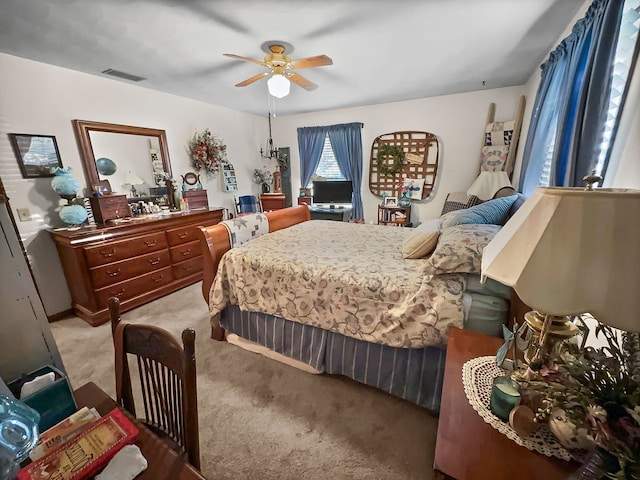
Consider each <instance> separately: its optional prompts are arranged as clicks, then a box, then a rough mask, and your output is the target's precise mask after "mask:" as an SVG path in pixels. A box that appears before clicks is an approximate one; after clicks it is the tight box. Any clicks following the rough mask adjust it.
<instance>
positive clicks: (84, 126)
mask: <svg viewBox="0 0 640 480" xmlns="http://www.w3.org/2000/svg"><path fill="white" fill-rule="evenodd" d="M73 128H74V130H75V132H76V138H77V140H78V148H79V149H80V159H81V160H82V166H83V167H84V174H85V177H86V179H87V186H88V188H89V189H91V187H92V185H96V184H98V182H99V181H100V176H99V174H98V167H97V165H96V157H95V155H94V153H93V146H92V145H91V137H90V136H89V134H90V133H91V132H110V133H125V134H129V135H141V136H144V137H157V138H158V141H159V143H160V155H161V157H162V165H163V166H164V171H165V172H167V174H169V177H173V175H172V173H171V161H170V160H169V149H168V147H167V135H166V132H165V131H164V130H159V129H156V128H146V127H134V126H131V125H119V124H117V123H103V122H92V121H89V120H73ZM149 164H151V159H150V158H149Z"/></svg>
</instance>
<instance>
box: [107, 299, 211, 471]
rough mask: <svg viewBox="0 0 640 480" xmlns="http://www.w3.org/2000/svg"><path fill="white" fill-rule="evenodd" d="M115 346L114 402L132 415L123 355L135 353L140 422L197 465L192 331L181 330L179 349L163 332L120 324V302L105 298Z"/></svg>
mask: <svg viewBox="0 0 640 480" xmlns="http://www.w3.org/2000/svg"><path fill="white" fill-rule="evenodd" d="M107 305H108V307H109V313H110V316H111V332H112V334H113V341H114V346H115V371H116V401H117V402H118V404H119V405H121V406H122V407H123V408H125V409H126V410H127V411H128V412H129V413H131V414H132V415H134V416H136V409H135V402H134V398H133V391H132V388H131V375H130V371H129V363H128V361H127V360H128V357H127V355H128V354H131V355H133V356H135V357H136V362H137V365H138V374H139V377H140V387H141V391H142V400H143V403H144V414H145V416H144V418H141V419H140V420H141V421H142V422H143V423H144V424H145V425H146V426H147V427H148V428H149V429H150V430H152V431H153V432H154V433H156V434H157V435H158V436H159V437H160V438H162V439H163V441H165V442H166V443H168V444H169V445H171V447H172V448H173V449H174V450H176V451H178V452H184V453H185V454H186V455H187V459H188V461H189V463H190V464H191V465H193V466H194V467H195V468H197V469H200V441H199V436H198V403H197V391H196V357H195V345H194V344H195V336H196V334H195V331H194V330H193V329H191V328H187V329H185V330H184V331H183V332H182V342H183V344H184V348H183V347H181V346H180V344H179V343H178V342H177V341H176V339H175V338H174V337H173V335H171V334H170V333H169V332H167V331H166V330H163V329H162V328H159V327H154V326H152V325H135V324H125V323H121V322H120V301H119V300H118V299H117V298H116V297H112V298H110V299H109V300H108V301H107Z"/></svg>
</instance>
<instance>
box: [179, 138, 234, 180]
mask: <svg viewBox="0 0 640 480" xmlns="http://www.w3.org/2000/svg"><path fill="white" fill-rule="evenodd" d="M187 150H188V152H189V158H190V159H191V165H192V166H193V168H195V169H196V170H204V172H205V173H206V174H207V175H216V174H217V173H218V171H219V170H220V167H221V166H222V165H224V164H225V163H227V146H226V145H225V144H224V143H223V142H222V139H220V138H218V137H216V136H215V135H213V134H212V133H211V132H210V131H209V129H208V128H207V129H205V130H204V131H203V132H196V133H195V134H194V135H193V138H192V139H191V140H190V141H189V146H188V148H187Z"/></svg>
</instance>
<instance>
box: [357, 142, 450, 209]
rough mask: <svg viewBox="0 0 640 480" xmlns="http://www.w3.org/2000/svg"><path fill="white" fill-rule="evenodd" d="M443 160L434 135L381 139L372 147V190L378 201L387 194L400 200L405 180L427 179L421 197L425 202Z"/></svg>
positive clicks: (370, 188) (370, 170)
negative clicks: (400, 159) (399, 157)
mask: <svg viewBox="0 0 640 480" xmlns="http://www.w3.org/2000/svg"><path fill="white" fill-rule="evenodd" d="M398 150H402V152H404V158H403V159H402V161H401V162H398V158H397V157H398V155H395V153H396V152H398ZM379 152H381V153H382V154H381V155H379ZM378 157H380V158H378ZM439 158H440V147H439V143H438V138H437V137H436V136H435V135H434V134H433V133H429V132H415V131H404V132H393V133H385V134H383V135H380V136H378V137H376V139H375V140H374V141H373V144H372V145H371V157H370V163H369V190H370V191H371V193H373V194H374V195H376V196H378V197H382V196H383V194H384V193H386V194H388V195H391V196H399V195H398V192H399V191H400V186H399V185H401V184H402V182H403V180H404V179H424V186H423V187H422V195H421V200H424V199H426V198H428V197H429V195H431V192H432V190H433V187H434V185H435V182H436V176H437V173H438V162H439Z"/></svg>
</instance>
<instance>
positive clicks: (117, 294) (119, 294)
mask: <svg viewBox="0 0 640 480" xmlns="http://www.w3.org/2000/svg"><path fill="white" fill-rule="evenodd" d="M124 291H125V290H124V288H123V289H121V290H120V291H119V292H117V293H116V292H110V293H111V295H113V296H114V297H118V298H120V297H121V296H122V295H124Z"/></svg>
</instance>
